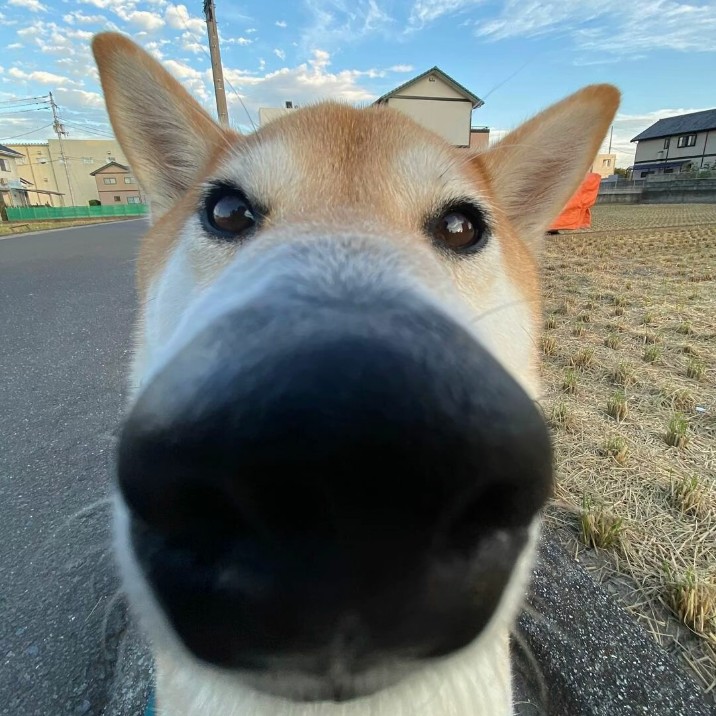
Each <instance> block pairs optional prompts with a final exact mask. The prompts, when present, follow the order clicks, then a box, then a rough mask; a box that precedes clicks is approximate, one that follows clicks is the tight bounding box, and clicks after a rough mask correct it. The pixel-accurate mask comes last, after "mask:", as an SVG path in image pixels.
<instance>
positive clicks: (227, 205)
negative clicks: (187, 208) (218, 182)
mask: <svg viewBox="0 0 716 716" xmlns="http://www.w3.org/2000/svg"><path fill="white" fill-rule="evenodd" d="M202 218H204V220H205V222H206V224H207V225H208V226H207V228H209V229H210V230H211V231H212V233H214V234H217V235H219V236H221V237H235V236H240V235H242V234H245V233H246V232H248V231H250V230H251V229H253V228H254V226H256V222H257V217H256V213H255V212H254V210H253V208H252V207H251V204H249V202H248V200H247V199H246V197H245V196H244V195H243V194H241V193H240V192H239V191H237V190H235V189H229V188H226V189H219V190H217V191H214V192H213V193H212V194H211V195H210V196H209V197H208V198H207V200H206V204H205V206H204V212H203V217H202Z"/></svg>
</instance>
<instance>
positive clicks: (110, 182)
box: [90, 162, 144, 206]
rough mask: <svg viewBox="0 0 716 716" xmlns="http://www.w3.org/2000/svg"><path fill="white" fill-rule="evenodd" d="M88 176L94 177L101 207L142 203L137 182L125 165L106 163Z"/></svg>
mask: <svg viewBox="0 0 716 716" xmlns="http://www.w3.org/2000/svg"><path fill="white" fill-rule="evenodd" d="M90 176H92V177H94V180H95V185H96V187H97V194H98V195H99V200H100V201H101V202H102V206H114V205H116V204H143V203H144V202H143V201H142V192H141V191H140V189H139V185H138V184H137V180H136V179H135V178H134V176H133V175H132V173H131V171H130V170H129V167H128V166H127V165H126V164H119V163H118V162H108V163H107V164H105V165H104V166H103V167H100V168H99V169H95V170H94V171H93V172H90Z"/></svg>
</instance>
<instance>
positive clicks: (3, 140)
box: [0, 123, 52, 142]
mask: <svg viewBox="0 0 716 716" xmlns="http://www.w3.org/2000/svg"><path fill="white" fill-rule="evenodd" d="M51 126H52V123H50V124H46V125H45V126H44V127H38V128H37V129H31V130H30V131H29V132H23V133H22V134H14V135H13V136H12V137H3V138H2V139H0V142H9V141H10V140H11V139H17V138H18V137H26V136H27V135H28V134H34V133H35V132H39V131H40V130H41V129H47V128H48V127H51Z"/></svg>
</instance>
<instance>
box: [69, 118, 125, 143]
mask: <svg viewBox="0 0 716 716" xmlns="http://www.w3.org/2000/svg"><path fill="white" fill-rule="evenodd" d="M63 124H65V125H67V126H68V127H72V128H73V129H80V130H82V131H83V132H87V133H88V134H94V135H96V136H98V137H101V138H106V139H115V136H114V135H113V134H110V133H109V132H104V131H103V130H101V129H95V128H94V127H91V128H90V127H86V126H84V125H82V124H77V123H75V122H68V121H67V120H64V122H63Z"/></svg>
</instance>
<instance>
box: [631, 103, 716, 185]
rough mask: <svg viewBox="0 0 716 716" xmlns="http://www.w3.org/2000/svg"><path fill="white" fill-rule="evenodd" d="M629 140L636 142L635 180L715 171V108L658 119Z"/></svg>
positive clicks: (633, 172) (633, 171) (633, 170)
mask: <svg viewBox="0 0 716 716" xmlns="http://www.w3.org/2000/svg"><path fill="white" fill-rule="evenodd" d="M631 141H632V142H637V147H636V157H635V158H634V166H633V167H630V168H631V169H632V174H633V176H634V178H635V179H642V178H644V177H646V176H648V175H649V174H674V173H678V172H682V171H687V170H693V169H697V170H698V169H712V168H715V167H716V109H707V110H704V111H703V112H691V113H690V114H681V115H678V116H676V117H668V118H666V119H660V120H659V121H658V122H655V123H654V124H652V125H651V127H649V128H648V129H645V130H644V131H643V132H642V133H641V134H637V136H636V137H634V139H632V140H631Z"/></svg>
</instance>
